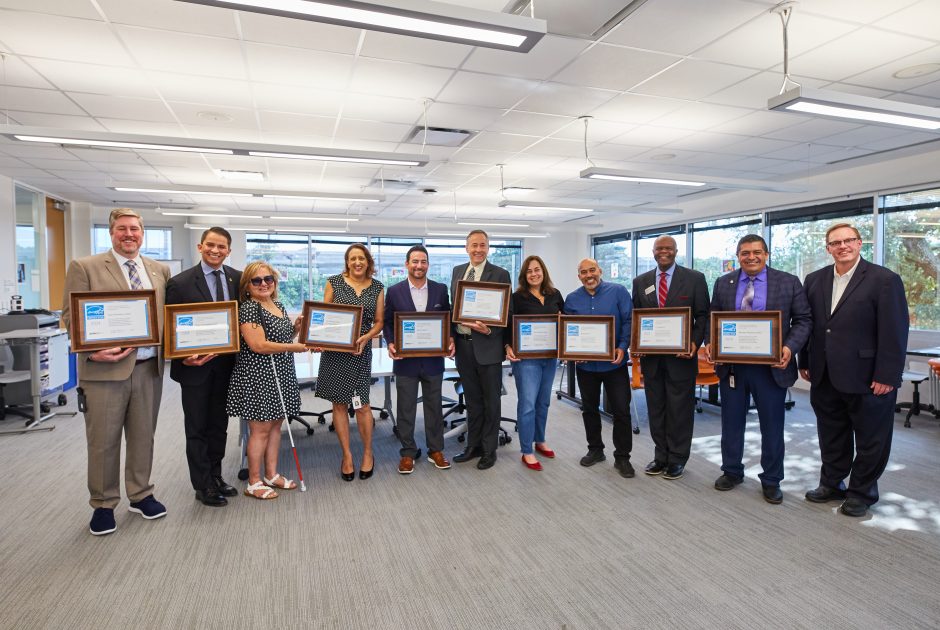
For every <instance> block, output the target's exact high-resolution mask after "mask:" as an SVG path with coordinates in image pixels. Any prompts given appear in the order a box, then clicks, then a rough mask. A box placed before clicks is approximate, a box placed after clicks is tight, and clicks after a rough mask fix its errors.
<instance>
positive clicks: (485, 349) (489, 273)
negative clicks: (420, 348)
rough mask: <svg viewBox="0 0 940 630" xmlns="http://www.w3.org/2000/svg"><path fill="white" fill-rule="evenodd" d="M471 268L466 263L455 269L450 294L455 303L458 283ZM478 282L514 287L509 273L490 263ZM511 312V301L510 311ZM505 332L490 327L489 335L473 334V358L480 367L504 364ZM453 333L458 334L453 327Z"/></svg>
mask: <svg viewBox="0 0 940 630" xmlns="http://www.w3.org/2000/svg"><path fill="white" fill-rule="evenodd" d="M469 266H470V263H469V262H466V263H464V264H462V265H457V266H456V267H454V273H453V275H452V276H451V279H450V294H451V296H453V298H454V302H456V301H457V282H458V281H459V280H463V277H464V275H465V274H466V273H467V267H469ZM477 280H478V281H480V282H501V283H503V284H508V285H510V286H512V280H510V279H509V272H508V271H506V270H505V269H503V268H502V267H497V266H496V265H494V264H492V263H490V262H489V261H486V263H484V266H483V273H482V274H480V277H479V278H477ZM511 310H512V308H511V301H510V311H511ZM509 321H512V312H510V313H509ZM504 330H505V327H501V326H490V334H489V335H481V334H480V333H478V332H475V333H473V343H471V344H470V345H471V346H472V347H473V356H474V357H475V358H476V361H477V363H479V364H480V365H493V364H494V363H502V362H503V359H505V358H506V350H505V349H504V348H503V331H504ZM452 332H453V333H454V334H456V333H457V327H456V326H454V327H453V330H452Z"/></svg>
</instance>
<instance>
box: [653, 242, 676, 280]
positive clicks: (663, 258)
mask: <svg viewBox="0 0 940 630" xmlns="http://www.w3.org/2000/svg"><path fill="white" fill-rule="evenodd" d="M678 251H679V248H678V246H677V245H676V239H674V238H672V237H671V236H666V235H663V236H660V237H659V238H657V239H656V240H655V241H653V258H655V259H656V265H657V266H658V267H659V270H660V271H666V270H668V269H669V268H670V267H672V266H673V265H674V264H675V262H676V253H677V252H678Z"/></svg>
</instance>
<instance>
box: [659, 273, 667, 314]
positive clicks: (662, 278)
mask: <svg viewBox="0 0 940 630" xmlns="http://www.w3.org/2000/svg"><path fill="white" fill-rule="evenodd" d="M668 292H669V287H668V286H667V285H666V272H665V271H664V272H662V273H661V274H659V308H663V307H664V306H666V293H668Z"/></svg>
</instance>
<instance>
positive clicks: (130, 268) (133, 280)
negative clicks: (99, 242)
mask: <svg viewBox="0 0 940 630" xmlns="http://www.w3.org/2000/svg"><path fill="white" fill-rule="evenodd" d="M124 266H125V267H127V279H128V280H129V281H130V284H131V290H132V291H142V290H143V288H144V283H143V282H141V281H140V276H139V275H137V263H135V262H134V261H133V260H128V261H127V262H126V263H124Z"/></svg>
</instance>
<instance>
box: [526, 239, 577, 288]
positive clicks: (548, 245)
mask: <svg viewBox="0 0 940 630" xmlns="http://www.w3.org/2000/svg"><path fill="white" fill-rule="evenodd" d="M549 234H550V236H549V237H548V238H530V239H526V241H525V246H524V250H525V254H526V256H529V255H536V256H539V257H541V258H542V260H543V261H544V262H545V266H546V267H547V268H548V272H549V273H550V274H551V276H552V282H554V283H555V286H556V287H557V288H558V290H559V291H561V293H562V295H567V294H568V293H571V292H572V291H574V290H575V289H577V288H578V287H580V286H581V282H580V281H578V263H579V262H581V259H583V258H586V257H588V256H590V255H591V239H590V237H589V236H588V235H587V234H582V233H581V232H577V231H563V230H555V231H551V230H549Z"/></svg>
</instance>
